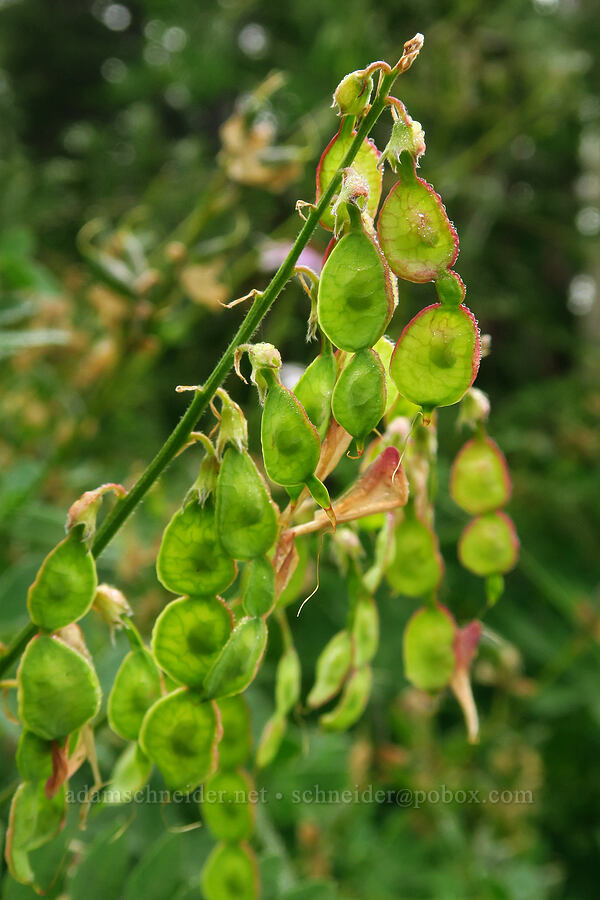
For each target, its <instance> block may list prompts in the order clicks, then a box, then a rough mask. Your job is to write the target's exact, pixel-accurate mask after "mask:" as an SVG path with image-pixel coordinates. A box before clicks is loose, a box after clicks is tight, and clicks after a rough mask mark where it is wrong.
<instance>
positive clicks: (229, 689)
mask: <svg viewBox="0 0 600 900" xmlns="http://www.w3.org/2000/svg"><path fill="white" fill-rule="evenodd" d="M266 646H267V625H266V622H265V621H264V619H255V618H247V619H241V621H240V622H238V624H237V625H236V626H235V628H234V629H233V631H232V632H231V635H230V637H229V640H228V641H227V643H226V644H225V646H224V647H223V649H222V650H221V652H220V653H219V655H218V656H217V658H216V660H215V662H214V663H213V665H212V668H211V669H210V670H209V672H208V674H207V676H206V678H205V679H204V691H205V693H206V695H207V697H214V698H215V699H219V698H220V697H230V696H232V695H233V694H239V693H241V692H242V691H244V690H245V689H246V688H247V687H248V685H249V684H250V682H251V681H253V680H254V676H255V675H256V672H257V671H258V667H259V665H260V661H261V659H262V656H263V653H264V652H265V647H266Z"/></svg>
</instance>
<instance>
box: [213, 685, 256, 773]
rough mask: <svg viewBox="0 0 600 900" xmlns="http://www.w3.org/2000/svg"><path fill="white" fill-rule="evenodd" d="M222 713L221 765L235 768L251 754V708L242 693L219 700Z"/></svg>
mask: <svg viewBox="0 0 600 900" xmlns="http://www.w3.org/2000/svg"><path fill="white" fill-rule="evenodd" d="M217 706H218V707H219V711H220V713H221V725H222V728H223V737H222V738H221V742H220V744H219V767H220V768H221V769H233V768H235V766H241V765H242V764H243V763H244V762H245V761H246V760H247V759H248V757H249V756H250V750H251V749H252V734H251V731H250V710H249V709H248V703H247V701H246V698H245V697H244V696H243V695H242V694H237V695H236V696H235V697H223V698H222V699H221V700H219V701H218V702H217Z"/></svg>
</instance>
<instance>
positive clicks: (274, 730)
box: [256, 712, 287, 769]
mask: <svg viewBox="0 0 600 900" xmlns="http://www.w3.org/2000/svg"><path fill="white" fill-rule="evenodd" d="M286 728H287V719H286V717H285V716H283V715H281V714H280V713H277V712H276V713H274V714H273V715H272V716H271V718H270V719H269V720H268V722H267V723H266V725H265V727H264V728H263V731H262V734H261V736H260V740H259V742H258V747H257V750H256V765H257V766H258V768H259V769H265V768H266V767H267V766H270V765H271V763H272V762H273V760H274V759H275V757H276V756H277V754H278V752H279V748H280V747H281V742H282V741H283V737H284V735H285V732H286Z"/></svg>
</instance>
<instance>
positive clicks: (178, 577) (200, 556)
mask: <svg viewBox="0 0 600 900" xmlns="http://www.w3.org/2000/svg"><path fill="white" fill-rule="evenodd" d="M236 571H237V569H236V565H235V562H234V561H233V559H231V557H230V555H227V553H225V552H224V550H223V547H222V546H221V544H220V542H219V539H218V537H217V532H216V528H215V508H214V506H213V504H212V502H211V501H210V500H207V501H206V503H205V504H204V506H202V505H201V504H200V503H198V502H197V500H195V499H192V500H190V501H189V502H188V503H186V504H185V506H183V507H182V509H179V510H177V512H176V513H175V515H174V516H173V518H172V519H171V521H170V522H169V524H168V525H167V527H166V528H165V531H164V534H163V538H162V542H161V545H160V550H159V551H158V558H157V560H156V574H157V575H158V580H159V581H160V582H161V584H163V585H164V587H166V588H167V590H168V591H173V593H174V594H208V595H214V594H219V593H220V592H221V591H224V590H225V588H226V587H228V586H229V585H230V584H231V582H232V581H233V579H234V578H235V575H236Z"/></svg>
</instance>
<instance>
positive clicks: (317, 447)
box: [260, 371, 321, 485]
mask: <svg viewBox="0 0 600 900" xmlns="http://www.w3.org/2000/svg"><path fill="white" fill-rule="evenodd" d="M269 375H270V379H269V389H268V392H267V396H266V398H265V405H264V407H263V414H262V422H261V429H260V436H261V442H262V452H263V460H264V463H265V469H266V471H267V475H268V476H269V478H270V479H271V481H274V482H275V483H276V484H289V485H295V484H305V483H306V481H308V479H309V478H310V477H311V475H313V473H314V471H315V469H316V468H317V464H318V462H319V456H320V453H321V441H320V439H319V435H318V434H317V430H316V428H315V426H314V425H313V424H312V423H311V422H310V420H309V418H308V416H307V415H306V413H305V411H304V408H303V406H302V404H301V403H300V402H299V400H298V399H297V398H296V397H295V396H294V394H293V393H292V392H291V391H290V390H289V389H288V388H286V387H284V386H283V385H282V384H281V382H280V381H279V380H278V379H277V377H276V375H275V373H274V372H272V371H270V372H269Z"/></svg>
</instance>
